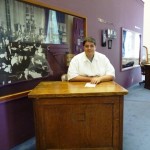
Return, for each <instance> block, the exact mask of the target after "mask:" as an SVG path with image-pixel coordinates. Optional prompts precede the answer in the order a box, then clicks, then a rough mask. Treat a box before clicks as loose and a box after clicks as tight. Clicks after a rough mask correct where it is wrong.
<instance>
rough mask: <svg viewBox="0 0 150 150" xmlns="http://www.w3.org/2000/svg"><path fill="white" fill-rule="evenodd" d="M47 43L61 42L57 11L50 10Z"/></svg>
mask: <svg viewBox="0 0 150 150" xmlns="http://www.w3.org/2000/svg"><path fill="white" fill-rule="evenodd" d="M46 43H53V44H60V40H59V32H58V23H57V17H56V11H53V10H49V18H48V29H47V37H46Z"/></svg>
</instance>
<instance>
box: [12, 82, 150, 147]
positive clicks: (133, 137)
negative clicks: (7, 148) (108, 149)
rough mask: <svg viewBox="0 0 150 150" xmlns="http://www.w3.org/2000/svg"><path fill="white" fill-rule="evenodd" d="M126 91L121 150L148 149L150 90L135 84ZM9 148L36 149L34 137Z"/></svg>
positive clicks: (149, 135)
mask: <svg viewBox="0 0 150 150" xmlns="http://www.w3.org/2000/svg"><path fill="white" fill-rule="evenodd" d="M128 91H129V93H128V95H125V97H124V99H125V101H124V128H123V150H150V142H149V141H150V90H147V89H145V88H144V84H143V85H139V84H137V85H134V86H133V87H131V88H129V89H128ZM11 150H36V148H35V138H34V137H33V138H32V139H29V140H28V141H26V142H24V143H22V144H20V145H18V146H16V147H14V148H13V149H11Z"/></svg>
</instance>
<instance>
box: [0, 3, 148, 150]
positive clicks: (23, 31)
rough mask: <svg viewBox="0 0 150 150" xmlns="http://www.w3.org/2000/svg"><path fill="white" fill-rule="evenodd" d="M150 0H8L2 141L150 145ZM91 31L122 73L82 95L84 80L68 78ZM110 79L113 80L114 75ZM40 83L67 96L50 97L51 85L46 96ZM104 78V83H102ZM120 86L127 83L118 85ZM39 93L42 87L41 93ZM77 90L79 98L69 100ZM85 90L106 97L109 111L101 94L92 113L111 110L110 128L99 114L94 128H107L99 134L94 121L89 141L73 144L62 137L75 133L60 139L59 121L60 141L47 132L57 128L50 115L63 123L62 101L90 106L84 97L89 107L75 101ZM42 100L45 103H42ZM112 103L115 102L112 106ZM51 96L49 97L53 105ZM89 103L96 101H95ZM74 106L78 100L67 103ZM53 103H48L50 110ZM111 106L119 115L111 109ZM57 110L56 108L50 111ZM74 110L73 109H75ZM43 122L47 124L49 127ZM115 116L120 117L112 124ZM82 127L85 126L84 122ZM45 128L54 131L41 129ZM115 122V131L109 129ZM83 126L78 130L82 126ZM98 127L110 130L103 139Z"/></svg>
mask: <svg viewBox="0 0 150 150" xmlns="http://www.w3.org/2000/svg"><path fill="white" fill-rule="evenodd" d="M148 6H150V2H149V1H148V0H126V1H123V0H113V1H110V0H101V1H99V0H94V1H90V0H86V1H81V0H76V1H74V0H64V1H56V0H38V1H36V0H1V5H0V14H1V16H0V118H1V122H0V149H2V150H35V149H37V150H39V149H40V150H41V148H42V149H65V148H66V149H71V148H73V147H72V145H73V146H74V148H77V149H82V148H83V149H88V148H89V149H93V150H94V149H95V150H96V149H99V150H103V149H106V150H110V149H114V150H135V149H136V150H149V149H148V148H149V147H150V145H149V144H148V142H147V139H149V138H150V134H149V132H148V131H149V130H150V129H149V124H150V122H149V119H148V115H147V114H149V112H148V111H149V110H148V106H149V105H150V103H149V96H150V92H149V90H150V71H149V70H150V65H149V64H150V42H149V34H150V30H149V24H150V23H149V21H147V20H149V19H148V15H146V14H149V12H148V10H149V7H148ZM87 36H90V37H94V38H95V39H96V51H97V52H99V53H102V54H104V55H105V56H107V58H108V59H109V60H110V62H111V64H112V65H113V67H114V69H115V79H114V81H112V82H113V83H111V84H110V85H109V86H108V87H107V88H106V90H102V91H101V92H99V91H98V90H96V89H95V91H94V90H93V92H94V93H95V94H94V95H92V94H91V93H90V94H91V95H90V94H89V93H88V91H84V90H83V91H81V92H84V93H83V94H80V93H79V95H76V93H73V92H77V91H78V90H79V89H78V88H77V85H76V86H75V88H74V90H73V91H72V90H70V88H72V86H71V84H70V83H69V82H68V81H67V71H68V67H69V64H70V61H71V60H72V58H73V57H74V56H76V55H78V54H80V53H82V52H83V51H84V50H83V47H84V46H83V40H84V38H85V37H87ZM35 64H36V65H35ZM62 81H63V82H62ZM57 82H59V83H60V84H63V85H65V84H68V83H69V84H70V87H68V88H69V89H66V91H67V92H68V96H66V95H65V96H64V95H63V94H62V95H61V92H63V88H62V87H61V88H60V91H59V88H58V85H55V83H57ZM44 83H48V84H46V85H45V84H44ZM73 84H76V83H73ZM104 84H106V85H107V82H106V83H105V82H104ZM108 84H109V82H108ZM40 86H44V87H46V88H47V89H48V88H49V89H50V90H52V91H53V92H56V93H57V94H56V93H53V95H52V99H53V100H56V101H57V99H59V98H62V100H59V101H58V102H56V103H52V102H50V103H49V101H47V99H48V97H46V96H47V95H48V93H44V92H43V93H44V96H41V95H42V94H43V93H42V91H44V90H43V88H42V87H40ZM98 86H99V88H101V87H100V86H101V83H100V84H99V85H98ZM113 86H115V87H117V89H119V90H120V91H115V92H114V91H113V90H114V89H113ZM46 88H45V89H46ZM107 90H108V91H107ZM109 90H110V91H109ZM47 91H48V90H46V92H47ZM66 91H65V90H64V92H66ZM107 92H108V93H107ZM106 93H107V94H108V95H107V96H106ZM110 93H111V94H110ZM36 94H37V95H38V94H39V95H38V96H37V97H36V96H35V95H36ZM40 94H41V95H40ZM59 94H60V95H59ZM71 94H72V96H71V99H72V101H73V102H72V103H70V102H69V100H68V97H70V95H71ZM110 95H111V96H110ZM78 96H79V97H83V99H86V100H88V99H89V100H90V97H95V96H97V97H100V101H101V102H103V103H101V106H100V108H101V109H102V110H103V111H104V112H106V111H107V113H106V114H104V112H101V110H100V109H99V107H98V106H97V105H96V104H98V103H99V100H97V97H96V98H93V99H94V100H93V102H92V104H93V105H92V107H90V108H89V107H88V108H87V110H86V111H87V112H86V113H87V114H89V113H91V112H92V113H93V114H94V113H96V114H99V113H100V115H101V114H103V115H106V116H107V117H106V116H104V117H101V116H100V119H99V118H98V117H96V119H99V121H100V122H102V120H103V118H109V119H108V120H109V121H108V122H107V121H106V122H105V121H104V122H103V124H102V125H103V128H102V125H101V124H100V123H99V122H96V123H95V126H94V125H93V130H94V127H95V130H96V129H98V125H99V126H100V125H101V130H100V131H99V132H97V133H96V132H94V133H93V134H92V132H90V133H89V132H86V131H87V130H88V131H89V130H90V129H91V128H92V126H91V124H90V121H89V124H88V125H89V126H87V128H86V129H85V132H86V134H87V137H86V138H87V140H85V139H84V138H83V139H82V138H81V141H82V140H83V141H82V142H81V143H80V141H76V142H75V143H74V142H72V141H73V140H72V141H71V142H72V143H71V144H72V145H71V144H70V145H67V144H66V143H65V142H64V143H63V142H62V141H61V140H64V141H65V138H66V139H67V138H68V139H69V135H68V136H65V137H63V136H64V135H60V136H59V138H58V139H57V138H56V137H57V136H58V135H56V133H57V132H56V131H55V130H56V129H55V126H52V125H51V126H52V127H51V130H52V133H53V132H55V133H53V134H52V135H55V136H56V137H55V138H54V139H55V140H54V143H53V142H52V143H51V141H48V140H47V136H48V135H47V134H48V133H51V132H50V131H48V129H49V126H50V124H51V120H50V119H52V121H54V122H55V123H57V119H58V118H59V115H60V114H59V115H58V112H57V111H56V110H58V109H59V107H60V105H59V106H57V104H58V103H59V104H61V106H62V105H63V106H64V105H65V104H66V103H67V102H69V104H68V105H67V106H64V107H63V108H61V111H62V114H64V113H66V114H67V113H70V112H72V111H73V110H74V109H75V110H76V111H77V110H79V108H80V109H81V108H83V107H82V104H84V101H83V100H81V107H80V106H79V108H78V107H74V105H75V106H77V104H78V103H76V101H75V100H74V98H77V97H78ZM105 96H106V98H105ZM85 97H86V98H85ZM101 97H104V99H102V98H101ZM110 97H111V98H110ZM43 98H44V100H43ZM63 99H64V101H63ZM81 99H82V98H81ZM40 100H41V101H40ZM42 100H43V103H40V102H42ZM116 101H117V102H116ZM94 103H95V104H94ZM106 103H107V104H108V106H106V107H105V104H106ZM47 104H49V105H48V106H46V105H47ZM52 104H53V105H55V106H54V108H53V107H52V106H50V105H52ZM73 104H74V105H73ZM89 105H91V102H90V103H89V102H88V106H89ZM40 106H41V107H40ZM42 106H43V108H42ZM49 106H50V108H49ZM68 106H70V108H69V109H68V111H66V110H65V108H68ZM45 108H46V110H47V111H43V109H45ZM51 108H52V109H51ZM83 109H84V108H83ZM92 109H95V111H93V110H92ZM96 109H97V110H96ZM61 111H60V112H61ZM40 112H41V113H40ZM110 112H111V113H113V115H114V116H113V115H112V114H109V113H110ZM50 113H51V114H52V115H51V116H48V114H50ZM55 113H57V117H58V118H57V119H56V120H54V118H53V117H54V116H55V115H56V114H55ZM84 113H85V112H84ZM84 113H83V112H81V113H79V114H78V117H79V120H80V121H82V122H84V120H86V117H85V116H84ZM92 113H91V114H92ZM91 114H90V115H89V116H90V117H91ZM43 115H46V116H44V117H43ZM53 115H54V116H53ZM67 115H68V114H67ZM37 116H38V117H37ZM40 117H41V118H40ZM49 117H50V119H48V118H49ZM69 117H72V116H71V115H70V116H69V115H68V118H69ZM73 117H75V116H73ZM111 117H112V118H111ZM117 117H118V118H119V119H118V118H117ZM44 119H45V120H44ZM46 119H47V120H48V121H46ZM63 119H64V120H67V119H66V118H63ZM92 119H93V120H94V119H95V118H94V117H93V118H92ZM92 119H91V120H92ZM113 119H114V120H113ZM117 119H118V120H117ZM144 119H145V120H144ZM58 120H59V119H58ZM67 121H68V120H67ZM94 121H95V120H94ZM38 122H40V123H41V124H40V123H39V124H38ZM43 122H44V123H43ZM46 122H47V123H46ZM68 122H69V121H68ZM73 123H74V122H73V119H72V124H71V125H74V124H73ZM43 124H45V125H46V126H45V128H44V126H43ZM58 124H59V123H58ZM58 124H57V125H58ZM60 124H61V123H60ZM62 124H65V123H64V122H62ZM108 124H111V125H112V126H111V128H110V127H108ZM71 125H68V126H67V129H68V130H69V131H70V133H73V134H75V135H76V136H77V133H75V132H73V131H71V129H70V128H71ZM134 125H135V126H134ZM142 125H143V126H142ZM80 127H81V129H83V126H80ZM40 128H41V130H42V131H43V133H44V132H45V135H46V136H45V135H42V133H40V132H41V130H40ZM58 128H59V129H61V127H58ZM107 128H109V132H103V131H104V130H106V129H107ZM67 129H66V128H65V129H64V131H65V130H67ZM75 129H76V128H75ZM75 129H74V131H76V130H77V129H76V130H75ZM62 130H63V129H62ZM95 130H94V131H95ZM46 132H47V134H46ZM60 133H61V132H60ZM60 133H59V134H60ZM97 134H100V136H101V134H102V136H101V137H103V140H100V142H99V140H98V138H97V137H98V136H97ZM83 135H84V134H83ZM50 137H51V136H49V138H50ZM62 137H63V138H62ZM83 137H84V136H83ZM74 138H75V137H74ZM41 139H42V140H41ZM50 139H51V138H50ZM101 139H102V138H101ZM105 139H106V140H105ZM84 140H85V141H84ZM141 140H142V142H141ZM37 141H39V143H38V142H37ZM55 142H56V143H55ZM61 142H62V143H61ZM58 143H59V144H58ZM93 143H94V144H93ZM55 144H56V145H57V146H56V147H55ZM42 145H44V146H42ZM81 145H82V146H81ZM75 146H76V147H75Z"/></svg>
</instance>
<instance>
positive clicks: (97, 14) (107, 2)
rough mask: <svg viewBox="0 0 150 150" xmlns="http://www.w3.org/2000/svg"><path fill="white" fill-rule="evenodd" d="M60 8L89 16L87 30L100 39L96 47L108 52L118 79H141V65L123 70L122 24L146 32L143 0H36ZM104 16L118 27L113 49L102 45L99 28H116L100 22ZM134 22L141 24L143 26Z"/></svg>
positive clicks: (124, 82) (125, 82) (127, 82)
mask: <svg viewBox="0 0 150 150" xmlns="http://www.w3.org/2000/svg"><path fill="white" fill-rule="evenodd" d="M36 2H42V3H44V4H48V5H50V6H53V7H55V8H57V9H62V10H66V11H68V12H72V13H75V14H79V15H81V16H85V17H86V18H87V32H88V33H87V34H88V35H89V36H93V37H95V38H96V39H97V51H99V52H101V53H103V54H105V55H106V56H107V57H108V58H109V59H110V61H111V63H112V64H113V65H114V67H115V70H116V82H117V83H119V84H120V85H122V86H124V87H130V86H132V85H133V84H135V83H138V82H139V81H141V73H140V67H138V68H135V69H131V70H127V71H123V72H121V71H120V62H121V58H120V56H121V27H124V28H127V29H130V30H133V31H136V32H140V33H142V34H143V12H144V4H143V2H142V1H141V0H92V1H91V0H86V1H85V0H84V1H81V0H63V1H56V0H37V1H36ZM97 18H103V19H104V20H106V21H108V22H113V24H114V26H115V30H116V31H117V39H114V40H113V43H112V49H108V48H107V47H101V43H100V42H101V37H100V31H101V30H102V29H107V28H113V27H112V26H111V25H108V24H102V23H100V22H98V20H97ZM135 26H138V27H140V30H138V29H136V28H135Z"/></svg>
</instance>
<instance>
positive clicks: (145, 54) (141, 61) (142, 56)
mask: <svg viewBox="0 0 150 150" xmlns="http://www.w3.org/2000/svg"><path fill="white" fill-rule="evenodd" d="M147 63H148V48H147V47H146V46H143V47H142V49H141V51H140V59H139V64H140V66H141V74H142V75H143V76H145V66H144V65H145V64H147ZM143 83H145V80H143V81H141V82H139V84H140V85H141V84H143Z"/></svg>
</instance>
